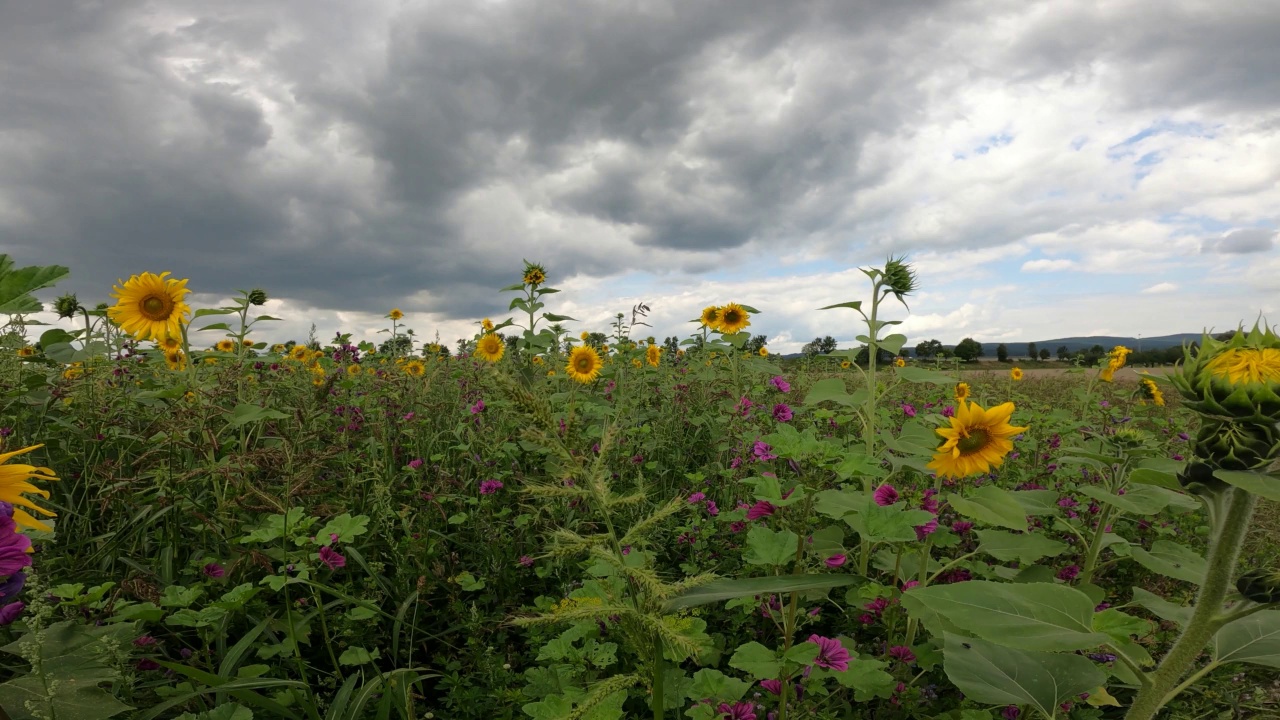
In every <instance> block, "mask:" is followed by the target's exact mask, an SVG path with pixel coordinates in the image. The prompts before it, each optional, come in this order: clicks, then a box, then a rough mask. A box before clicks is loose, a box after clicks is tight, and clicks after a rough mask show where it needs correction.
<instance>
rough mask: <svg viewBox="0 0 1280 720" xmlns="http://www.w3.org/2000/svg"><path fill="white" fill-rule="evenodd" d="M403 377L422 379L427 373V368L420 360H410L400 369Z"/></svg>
mask: <svg viewBox="0 0 1280 720" xmlns="http://www.w3.org/2000/svg"><path fill="white" fill-rule="evenodd" d="M402 369H403V370H404V374H405V375H409V376H411V377H422V376H423V374H425V373H426V372H427V366H426V365H424V364H422V361H421V360H410V361H409V362H407V363H405V364H404V366H403V367H402Z"/></svg>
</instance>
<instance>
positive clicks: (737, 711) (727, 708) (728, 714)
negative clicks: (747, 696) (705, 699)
mask: <svg viewBox="0 0 1280 720" xmlns="http://www.w3.org/2000/svg"><path fill="white" fill-rule="evenodd" d="M716 712H718V713H720V714H721V715H723V716H724V717H725V718H726V720H756V706H755V705H752V704H751V703H749V702H740V703H734V704H732V705H730V704H729V703H720V704H719V705H717V706H716Z"/></svg>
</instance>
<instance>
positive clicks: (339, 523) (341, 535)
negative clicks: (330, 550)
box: [316, 513, 369, 545]
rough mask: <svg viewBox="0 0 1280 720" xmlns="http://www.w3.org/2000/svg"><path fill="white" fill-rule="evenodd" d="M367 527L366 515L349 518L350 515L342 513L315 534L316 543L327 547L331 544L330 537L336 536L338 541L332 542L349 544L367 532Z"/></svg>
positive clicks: (367, 517)
mask: <svg viewBox="0 0 1280 720" xmlns="http://www.w3.org/2000/svg"><path fill="white" fill-rule="evenodd" d="M368 525H369V516H368V515H356V516H355V517H351V513H342V514H341V515H339V516H338V517H336V518H334V519H332V520H330V521H329V522H328V523H327V524H326V525H325V526H324V527H322V528H320V531H319V532H317V533H316V541H317V542H319V543H320V544H321V545H328V544H329V543H330V542H331V540H330V539H331V537H332V536H334V535H337V536H338V539H337V540H334V541H332V542H339V543H350V542H351V541H353V540H355V539H356V537H357V536H359V535H364V534H365V533H367V532H369V527H368Z"/></svg>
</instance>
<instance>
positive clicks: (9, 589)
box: [0, 572, 27, 603]
mask: <svg viewBox="0 0 1280 720" xmlns="http://www.w3.org/2000/svg"><path fill="white" fill-rule="evenodd" d="M26 584H27V574H26V573H20V572H18V573H14V574H12V575H10V576H9V577H7V578H5V580H4V582H0V603H6V602H12V601H13V599H14V598H16V597H18V593H20V592H22V588H23V586H25V585H26ZM4 598H9V599H8V600H5V599H4Z"/></svg>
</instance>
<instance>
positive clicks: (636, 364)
mask: <svg viewBox="0 0 1280 720" xmlns="http://www.w3.org/2000/svg"><path fill="white" fill-rule="evenodd" d="M631 367H633V368H635V369H637V370H639V369H640V368H642V367H644V361H643V360H641V359H640V358H631Z"/></svg>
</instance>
